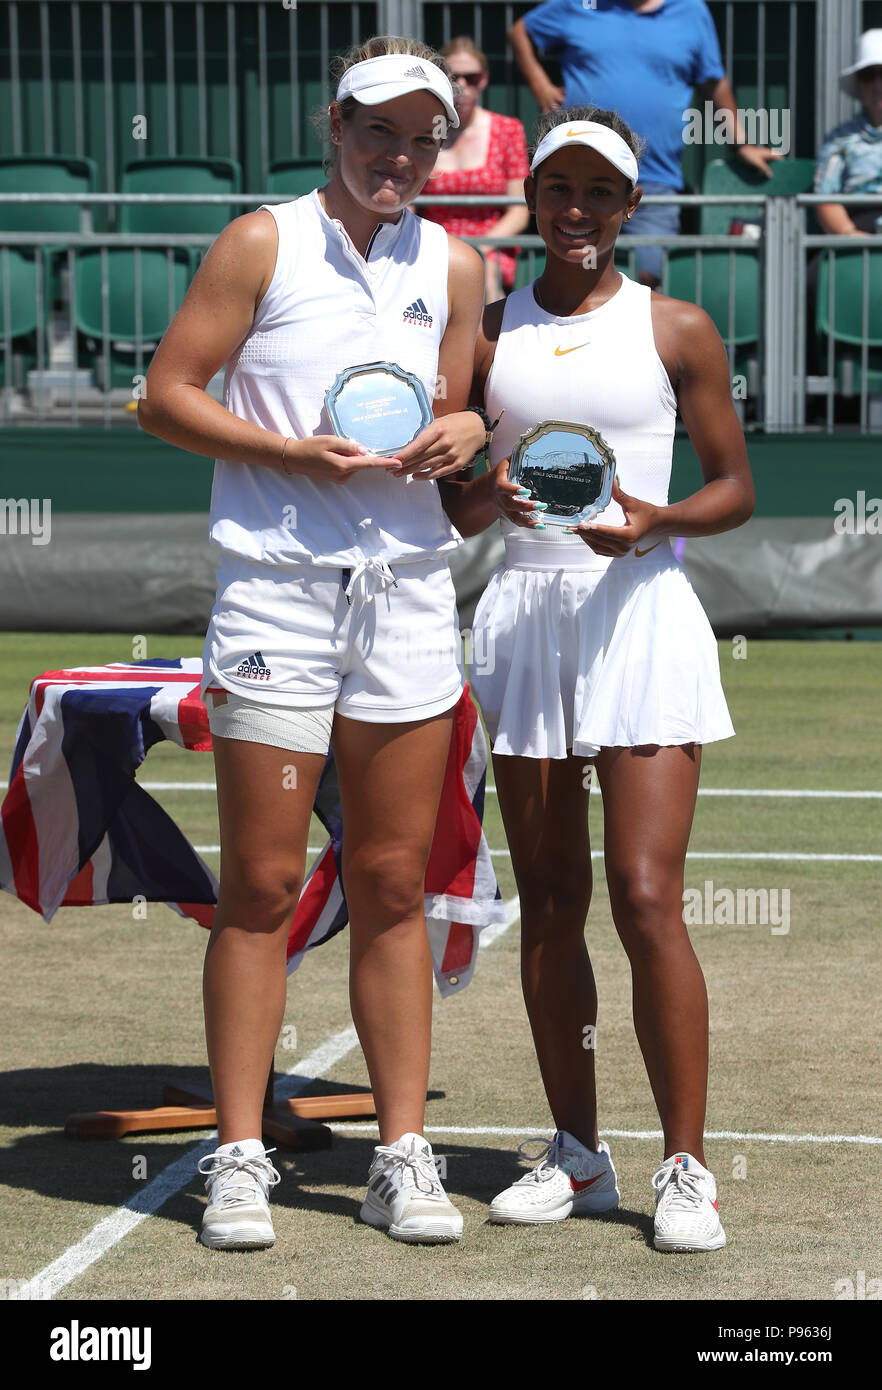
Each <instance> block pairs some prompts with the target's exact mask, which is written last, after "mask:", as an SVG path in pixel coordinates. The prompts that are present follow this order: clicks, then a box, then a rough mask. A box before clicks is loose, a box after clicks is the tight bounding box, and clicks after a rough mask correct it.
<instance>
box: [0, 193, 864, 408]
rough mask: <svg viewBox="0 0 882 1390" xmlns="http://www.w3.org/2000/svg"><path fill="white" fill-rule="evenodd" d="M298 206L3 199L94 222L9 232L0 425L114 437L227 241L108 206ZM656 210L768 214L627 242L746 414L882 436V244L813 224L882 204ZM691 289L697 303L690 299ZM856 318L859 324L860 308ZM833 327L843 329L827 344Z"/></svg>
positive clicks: (812, 200) (713, 201) (737, 200)
mask: <svg viewBox="0 0 882 1390" xmlns="http://www.w3.org/2000/svg"><path fill="white" fill-rule="evenodd" d="M286 201H289V199H288V198H287V197H286V196H285V195H280V194H266V195H261V194H254V193H252V194H229V193H224V194H215V195H210V194H175V195H149V194H106V193H105V194H99V193H91V194H77V195H66V194H43V193H31V194H6V193H0V206H2V205H3V204H39V205H47V204H58V203H62V204H66V205H71V204H78V205H79V207H80V209H81V229H80V231H78V232H76V233H73V232H71V233H64V232H42V233H38V232H28V231H21V232H0V421H2V422H3V423H5V424H10V423H15V422H16V421H25V420H26V421H28V422H31V421H33V420H37V421H44V422H47V423H49V422H51V421H54V420H57V419H58V418H59V410H58V409H57V408H56V406H55V405H54V404H53V393H55V396H56V398H57V399H58V400H61V401H62V402H63V413H64V414H65V416H69V418H70V419H71V421H72V422H73V423H74V424H79V423H82V422H84V421H87V420H94V419H95V418H98V419H99V420H102V421H103V423H104V424H105V425H106V426H108V427H110V426H111V425H112V424H114V423H117V422H118V421H119V420H120V418H121V415H122V418H125V415H124V413H123V408H124V406H125V404H127V403H128V404H129V405H130V407H131V404H132V402H133V400H135V399H137V395H138V394H139V389H140V387H141V386H142V384H143V376H144V374H145V372H146V368H147V365H148V363H149V359H150V356H151V355H152V351H153V347H154V346H155V343H156V341H157V340H158V337H160V336H161V334H162V332H163V331H164V328H165V326H166V325H167V323H168V321H169V320H170V318H171V317H172V314H173V312H174V310H175V308H176V307H177V303H179V302H180V298H181V297H182V294H183V292H184V291H185V289H186V285H187V283H188V282H189V279H190V278H191V277H192V274H193V273H194V272H195V269H196V267H197V265H198V262H199V260H200V258H201V254H202V252H204V250H206V249H207V247H208V246H209V245H210V244H211V242H212V240H213V239H214V235H213V234H206V233H204V232H203V233H184V232H180V233H176V234H165V233H131V232H128V233H122V232H114V231H94V230H91V229H90V227H91V214H92V210H93V209H94V208H95V207H103V208H111V209H116V208H118V207H119V205H122V204H129V205H131V204H142V205H143V204H147V205H154V206H155V205H162V206H164V207H168V206H173V205H175V206H177V205H184V206H186V205H194V204H195V205H217V206H221V207H224V208H227V209H229V208H230V207H231V206H236V207H242V208H246V209H247V208H254V207H257V206H258V205H259V204H261V203H279V202H286ZM518 201H519V200H518V199H516V198H514V199H513V198H510V197H507V196H504V195H502V196H487V195H483V194H474V195H454V196H451V197H446V198H442V197H439V196H436V197H431V196H425V197H422V198H419V199H417V200H416V202H417V204H418V205H420V206H425V205H427V204H431V205H435V206H438V205H440V204H448V205H456V206H462V205H467V206H487V205H493V206H499V207H504V206H507V205H510V204H512V203H517V202H518ZM645 201H646V202H647V203H650V204H651V203H678V204H680V205H681V206H683V207H699V208H700V207H707V206H716V205H727V204H728V205H734V204H737V205H738V206H739V207H744V205H747V204H750V205H753V206H755V208H756V214H757V220H758V221H761V223H762V227H761V232H760V235H759V237H758V238H757V239H756V240H753V239H748V238H747V237H745V236H743V235H704V234H687V235H680V236H640V235H632V236H623V237H621V238H620V240H619V242H618V245H617V263H620V264H621V262H622V261H626V262H627V269H628V271H629V273H631V274H632V275H635V276H636V266H635V256H636V252H637V250H638V249H639V248H640V247H642V246H661V247H662V248H663V250H664V257H665V272H664V279H663V281H662V283H661V285H660V289H661V290H663V291H669V292H671V293H673V294H674V295H675V297H680V298H693V299H695V301H696V302H698V303H702V302H704V303H705V304H706V306H707V307H708V311H709V312H710V313H711V315H712V317H714V319H715V322H716V323H717V327H718V329H719V331H720V335H721V337H722V339H723V342H724V344H725V346H726V349H727V352H728V355H729V358H730V363H731V366H732V374H733V398H734V399H735V400H736V403H737V404H738V405H739V408H741V409H742V411H744V410H745V408H746V409H747V412H748V415H749V418H747V416H745V419H746V423H747V424H748V425H753V424H755V425H758V426H761V427H762V428H764V429H765V430H794V429H804V428H807V427H809V426H810V425H812V424H815V425H816V426H818V427H824V426H826V427H827V428H832V427H834V426H839V425H840V424H843V423H844V424H850V425H854V426H855V427H856V428H858V429H859V430H861V431H862V432H868V431H876V430H879V429H882V236H880V237H879V238H878V240H877V239H876V238H873V237H869V238H866V239H857V238H854V237H844V236H832V235H820V234H817V233H814V232H811V231H810V230H808V221H807V219H808V214H809V211H810V209H811V207H812V206H814V205H817V204H819V203H825V202H826V203H830V202H836V203H841V204H844V205H845V206H854V205H856V204H858V205H861V206H867V205H873V206H875V205H878V206H879V213H880V217H882V195H877V196H875V197H873V196H870V195H850V196H844V195H829V194H827V195H811V194H806V195H799V196H797V197H787V198H784V197H769V196H767V195H760V194H746V193H736V194H732V195H728V196H725V197H724V196H717V197H706V196H702V195H685V194H681V195H658V196H654V197H649V196H647V197H646V199H645ZM464 239H465V240H468V241H471V242H472V244H474V245H477V244H480V245H482V246H489V245H499V246H509V247H511V246H515V247H519V248H520V253H521V258H522V260H524V261H526V263H527V276H528V278H531V277H530V271H531V269H535V267H536V265H538V264H539V263H540V262H538V261H536V260H535V258H536V257H537V256H538V257H540V258H541V257H542V256H543V255H544V251H545V247H544V244H543V242H542V241H541V239H540V238H539V237H538V236H536V235H535V234H530V233H528V232H523V233H519V234H518V235H516V236H512V237H505V238H495V237H493V236H492V235H489V234H486V235H481V236H480V237H468V238H464ZM125 251H131V253H132V255H131V259H130V261H129V260H125V261H124V263H123V269H122V271H121V272H118V273H115V272H113V270H112V267H113V266H115V265H116V264H117V263H118V259H119V258H118V253H120V252H125ZM818 251H821V252H823V253H824V254H825V256H826V259H827V261H828V267H829V268H828V271H827V272H826V273H825V281H826V290H825V299H824V303H823V305H817V304H816V305H814V306H813V305H812V304H810V303H809V302H808V295H807V270H808V265H809V262H810V260H811V257H812V256H814V255H815V254H816V252H818ZM843 253H847V255H848V256H849V257H850V258H851V260H852V261H853V260H854V258H855V256H856V254H857V255H858V256H859V258H860V259H861V261H862V269H861V289H860V291H859V294H860V297H861V310H860V314H859V315H858V318H859V324H858V328H859V332H858V334H857V341H852V340H851V338H853V337H854V336H855V335H854V331H853V329H854V324H853V322H852V324H851V326H850V328H849V326H848V325H846V328H848V331H846V328H843V327H842V325H841V324H840V322H839V320H840V318H841V317H842V312H841V311H842V295H843V293H844V291H843V290H842V289H841V288H840V286H839V283H838V272H837V270H836V264H837V257H838V256H840V255H842V254H843ZM723 256H725V258H726V259H725V262H723V261H722V259H721V258H722V257H723ZM114 258H116V259H114ZM531 258H532V259H533V261H534V264H533V266H532V267H531V265H530V260H531ZM708 258H710V259H708ZM87 261H88V263H89V264H88V266H87V265H86V263H87ZM721 266H722V269H721ZM84 267H86V269H87V270H88V274H87V273H86V270H84ZM877 268H878V269H877ZM148 270H149V275H148V274H147V271H148ZM745 271H747V272H748V281H747V284H748V290H747V292H745V289H744V285H745V280H744V273H745ZM120 276H122V279H120ZM684 276H685V279H684ZM127 277H128V278H127ZM853 280H854V275H853V274H852V281H853ZM683 284H686V286H687V288H689V289H691V290H692V293H683V292H682V286H683ZM721 287H722V288H721ZM678 288H679V293H678ZM87 291H88V292H89V293H90V294H91V296H92V298H93V300H94V299H95V297H96V296H97V300H98V301H100V304H99V308H98V310H95V309H94V304H93V307H92V311H91V318H89V317H88V316H87V315H86V312H85V308H84V305H83V304H82V302H81V299H82V296H83V295H84V294H85V293H86V292H87ZM115 295H118V296H121V297H122V298H125V299H126V303H127V304H128V301H129V297H131V304H130V305H129V307H128V310H127V312H128V319H127V322H126V331H121V330H120V329H119V328H118V327H117V328H114V322H113V319H114V311H115V308H116V305H115V303H114V296H115ZM751 295H752V296H753V297H754V298H755V300H756V305H755V307H756V331H755V336H752V334H751V331H750V329H748V331H747V333H746V334H745V331H744V328H743V324H740V321H741V320H742V319H743V317H744V314H745V309H750V304H749V303H747V302H746V301H748V300H749V299H750V297H751ZM29 296H30V297H31V298H32V300H33V312H32V313H28V312H27V305H26V304H25V306H24V310H23V307H22V301H23V300H25V301H26V300H28V297H29ZM160 310H161V312H160ZM822 310H823V313H822V312H821V311H822ZM96 313H97V317H96ZM16 314H17V315H18V321H19V323H24V324H25V325H26V326H27V331H26V332H16V331H15V321H14V320H15V315H16ZM851 318H852V321H853V320H854V312H853V311H852V313H851ZM822 319H823V322H824V323H825V324H826V325H828V326H829V328H830V330H831V331H827V332H826V333H825V334H824V335H823V336H822V337H820V338H819V336H818V324H819V323H821V321H822ZM739 325H740V326H739ZM849 334H850V336H849ZM813 358H814V359H815V361H814V365H813ZM739 385H740V387H741V389H740V390H739ZM818 399H820V400H822V401H823V403H824V409H823V420H819V419H814V420H813V419H812V418H811V412H812V407H813V405H814V404H815V402H816V401H817V400H818Z"/></svg>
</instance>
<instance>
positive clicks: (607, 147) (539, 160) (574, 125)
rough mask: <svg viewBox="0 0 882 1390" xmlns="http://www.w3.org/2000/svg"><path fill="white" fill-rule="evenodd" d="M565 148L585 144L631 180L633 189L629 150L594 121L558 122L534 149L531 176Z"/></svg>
mask: <svg viewBox="0 0 882 1390" xmlns="http://www.w3.org/2000/svg"><path fill="white" fill-rule="evenodd" d="M564 145H585V146H587V148H588V149H589V150H596V151H597V153H598V154H601V155H603V158H604V159H605V160H606V161H607V163H608V164H612V166H613V168H615V169H618V171H619V173H621V174H624V175H625V178H626V179H630V181H631V187H632V188H634V187H636V184H637V160H636V159H635V158H634V155H633V154H632V152H631V150H630V149H629V148H628V146H627V145H626V144H625V142H624V140H623V139H622V137H621V135H616V132H615V131H614V130H610V128H609V126H608V125H598V123H597V122H596V121H570V122H569V123H568V122H566V121H561V123H560V125H556V126H554V127H553V128H552V129H551V130H549V132H548V134H547V135H543V137H542V139H541V140H540V141H539V144H538V145H537V146H536V153H535V154H534V155H533V160H532V163H531V164H530V173H531V174H534V173H535V172H536V170H537V169H538V167H539V165H540V164H543V163H544V162H545V160H546V159H547V158H548V156H549V155H552V154H554V153H555V151H556V150H559V149H562V148H563V146H564Z"/></svg>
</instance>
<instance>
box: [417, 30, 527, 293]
mask: <svg viewBox="0 0 882 1390" xmlns="http://www.w3.org/2000/svg"><path fill="white" fill-rule="evenodd" d="M441 52H442V55H443V56H444V58H445V59H446V61H447V66H448V67H449V68H450V72H451V76H452V77H453V81H454V82H455V83H456V84H457V86H458V87H459V91H460V95H459V96H458V97H457V98H456V110H457V113H458V115H459V129H458V130H450V131H449V134H448V138H447V141H446V142H445V144H444V145H443V146H442V147H441V153H440V154H439V155H438V161H437V163H436V165H435V171H434V173H433V174H432V175H431V177H430V178H429V181H428V183H427V184H426V186H425V189H424V193H425V194H426V195H427V196H428V195H430V194H433V193H441V194H443V195H445V196H447V195H448V194H455V193H491V194H503V193H509V194H512V195H515V196H517V197H519V198H523V196H524V179H525V177H526V175H527V174H528V173H529V172H530V165H529V160H528V159H527V137H526V133H525V131H524V127H523V126H522V125H521V123H520V121H519V120H517V119H516V118H515V117H513V116H500V115H499V114H498V113H497V112H496V111H487V110H485V109H484V107H483V106H481V104H480V98H481V93H482V92H484V91H485V90H486V88H487V83H488V81H489V80H490V67H489V64H488V62H487V58H486V56H485V55H484V54H483V53H482V52H481V50H480V48H478V47H477V45H476V44H475V42H474V41H473V40H472V39H470V38H467V37H465V36H463V37H460V38H455V39H451V41H450V43H448V44H446V45H445V47H444V48H442V50H441ZM454 90H456V88H454ZM420 212H421V213H422V215H423V216H424V217H427V218H429V219H430V220H431V221H432V222H440V224H441V226H442V227H444V228H445V229H446V230H447V231H448V232H449V233H450V235H451V236H480V235H481V233H482V232H492V233H493V235H494V236H516V235H517V233H518V232H522V231H523V230H524V228H525V227H526V226H527V223H528V222H529V220H530V214H529V213H528V212H527V208H526V205H521V206H518V207H509V208H505V207H498V206H497V207H493V206H490V207H479V206H477V205H474V206H468V205H463V206H461V207H457V206H455V205H454V204H450V203H448V204H446V205H444V204H442V205H441V206H440V207H423V208H421V209H420ZM480 250H481V253H482V255H483V256H484V258H485V260H484V286H485V297H486V299H487V302H488V303H492V302H493V301H494V300H496V299H501V298H502V296H503V294H504V293H505V292H506V290H510V289H511V287H512V285H513V284H514V278H515V265H516V263H517V255H516V248H515V247H513V246H512V247H507V248H503V249H500V250H493V249H492V248H490V247H488V246H481V247H480Z"/></svg>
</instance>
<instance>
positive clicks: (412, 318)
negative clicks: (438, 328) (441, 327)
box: [401, 299, 432, 328]
mask: <svg viewBox="0 0 882 1390" xmlns="http://www.w3.org/2000/svg"><path fill="white" fill-rule="evenodd" d="M401 321H402V323H415V324H418V325H419V326H420V327H421V328H431V327H432V315H431V314H430V313H429V311H428V309H427V308H426V306H425V304H424V303H423V301H422V300H421V299H415V300H414V301H413V303H412V304H409V305H408V306H407V308H406V309H405V311H404V314H403V315H402V320H401Z"/></svg>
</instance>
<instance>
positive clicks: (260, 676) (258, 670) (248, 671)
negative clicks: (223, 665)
mask: <svg viewBox="0 0 882 1390" xmlns="http://www.w3.org/2000/svg"><path fill="white" fill-rule="evenodd" d="M271 674H272V673H271V671H270V668H269V667H268V666H267V665H266V663H265V662H264V659H263V654H262V653H261V652H252V654H251V656H246V658H245V660H244V661H240V662H239V665H238V666H237V668H236V675H237V676H245V677H247V679H249V680H255V681H268V680H269V678H270V675H271Z"/></svg>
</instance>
